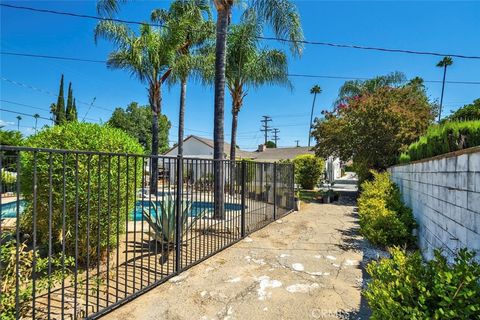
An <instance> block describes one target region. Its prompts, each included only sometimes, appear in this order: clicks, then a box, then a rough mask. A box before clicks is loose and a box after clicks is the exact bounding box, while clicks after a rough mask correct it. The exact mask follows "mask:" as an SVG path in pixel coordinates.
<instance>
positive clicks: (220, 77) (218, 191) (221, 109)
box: [213, 4, 230, 219]
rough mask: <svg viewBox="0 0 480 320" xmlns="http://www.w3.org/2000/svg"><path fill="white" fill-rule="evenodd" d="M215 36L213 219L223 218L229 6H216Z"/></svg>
mask: <svg viewBox="0 0 480 320" xmlns="http://www.w3.org/2000/svg"><path fill="white" fill-rule="evenodd" d="M217 12H218V16H217V38H216V48H215V111H214V129H213V145H214V148H213V157H214V195H213V196H214V203H215V213H214V215H213V217H214V218H215V219H223V218H224V188H223V186H224V180H223V159H224V154H223V153H224V149H223V147H224V141H223V139H224V134H223V127H224V120H225V119H224V113H225V61H226V53H227V29H228V20H229V15H230V6H229V5H228V4H225V5H224V6H221V5H218V6H217Z"/></svg>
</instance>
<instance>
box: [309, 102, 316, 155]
mask: <svg viewBox="0 0 480 320" xmlns="http://www.w3.org/2000/svg"><path fill="white" fill-rule="evenodd" d="M316 99H317V93H314V94H313V103H312V112H311V113H310V128H308V146H309V147H310V140H312V121H313V109H314V108H315V100H316Z"/></svg>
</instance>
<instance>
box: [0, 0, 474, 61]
mask: <svg viewBox="0 0 480 320" xmlns="http://www.w3.org/2000/svg"><path fill="white" fill-rule="evenodd" d="M0 6H3V7H7V8H11V9H17V10H27V11H32V12H40V13H47V14H55V15H64V16H70V17H76V18H86V19H93V20H97V21H114V22H120V23H126V24H135V25H149V26H152V27H162V28H167V26H165V25H161V24H153V23H148V22H139V21H132V20H124V19H117V18H104V17H99V16H94V15H88V14H79V13H73V12H65V11H57V10H49V9H39V8H33V7H27V6H17V5H11V4H5V3H0ZM256 38H257V39H261V40H273V41H279V42H288V43H301V44H308V45H319V46H327V47H334V48H347V49H358V50H370V51H380V52H392V53H404V54H415V55H429V56H437V57H445V56H450V57H454V58H461V59H480V56H473V55H464V54H455V53H443V52H433V51H419V50H406V49H393V48H382V47H372V46H362V45H353V44H343V43H333V42H323V41H307V40H291V39H284V38H278V37H264V36H257V37H256Z"/></svg>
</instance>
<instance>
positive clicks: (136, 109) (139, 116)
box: [107, 102, 171, 153]
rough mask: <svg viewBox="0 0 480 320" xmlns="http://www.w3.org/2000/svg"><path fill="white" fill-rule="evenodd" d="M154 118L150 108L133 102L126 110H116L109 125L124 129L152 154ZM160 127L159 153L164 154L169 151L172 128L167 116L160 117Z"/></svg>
mask: <svg viewBox="0 0 480 320" xmlns="http://www.w3.org/2000/svg"><path fill="white" fill-rule="evenodd" d="M152 117H153V116H152V111H151V110H150V107H149V106H139V105H138V103H137V102H132V103H130V104H129V105H128V106H127V108H126V109H125V110H124V109H122V108H116V109H115V111H113V113H112V116H111V118H110V120H108V122H107V124H108V125H109V126H112V127H114V128H119V129H122V130H123V131H125V132H126V133H128V134H129V135H130V136H132V137H135V138H136V139H137V140H138V142H139V143H140V144H141V145H142V146H143V148H144V149H145V150H146V151H148V152H149V153H151V147H152ZM158 127H159V129H158V131H159V132H158V136H159V138H158V140H159V149H158V152H159V153H163V152H165V151H166V150H168V130H169V129H170V127H171V124H170V121H168V119H167V116H165V115H161V116H160V118H159V124H158Z"/></svg>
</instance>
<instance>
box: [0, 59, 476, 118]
mask: <svg viewBox="0 0 480 320" xmlns="http://www.w3.org/2000/svg"><path fill="white" fill-rule="evenodd" d="M0 54H3V55H11V56H19V57H27V58H40V59H53V60H66V61H78V62H91V63H102V64H105V63H107V61H106V60H95V59H85V58H75V57H66V56H51V55H44V54H33V53H21V52H10V51H0ZM287 76H289V77H294V78H320V79H339V80H368V79H370V78H366V77H356V76H351V77H349V76H331V75H319V74H300V73H290V74H288V75H287ZM423 82H426V83H442V81H441V80H424V81H423ZM445 83H449V84H467V85H480V81H450V80H448V81H445ZM49 94H51V95H55V94H53V93H49ZM55 96H57V95H55ZM82 104H85V105H90V103H86V102H82ZM96 107H97V108H99V109H105V108H103V107H99V106H96ZM108 111H113V110H108Z"/></svg>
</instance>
